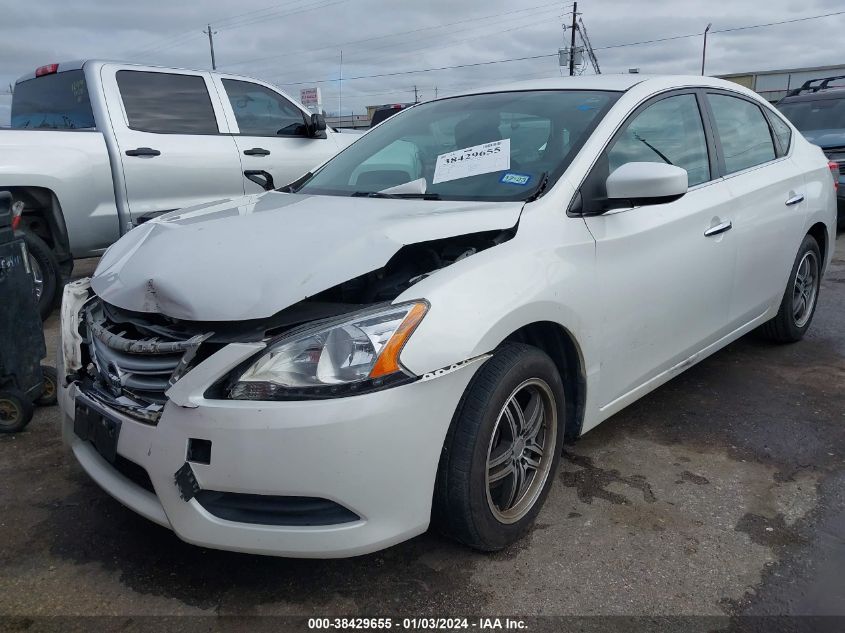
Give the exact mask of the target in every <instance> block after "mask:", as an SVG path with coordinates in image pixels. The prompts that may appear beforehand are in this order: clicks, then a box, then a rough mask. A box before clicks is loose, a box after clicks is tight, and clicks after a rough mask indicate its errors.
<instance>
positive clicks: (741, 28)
mask: <svg viewBox="0 0 845 633" xmlns="http://www.w3.org/2000/svg"><path fill="white" fill-rule="evenodd" d="M842 14H845V11H834V12H833V13H824V14H822V15H809V16H806V17H803V18H793V19H791V20H780V21H778V22H767V23H766V24H749V25H746V26H735V27H731V28H728V29H716V30H712V31H710V34H711V35H712V34H714V33H732V32H734V31H746V30H748V29H759V28H763V27H767V26H778V25H780V24H792V23H793V22H806V21H807V20H818V19H820V18H829V17H832V16H835V15H842ZM688 37H701V33H700V32H698V33H687V34H686V35H672V36H669V37H659V38H656V39H652V40H641V41H639V42H626V43H624V44H609V45H607V46H596V47H595V50H597V51H598V50H607V49H610V48H623V47H626V46H639V45H641V44H656V43H658V42H669V41H671V40H681V39H684V38H688Z"/></svg>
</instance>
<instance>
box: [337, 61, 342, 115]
mask: <svg viewBox="0 0 845 633" xmlns="http://www.w3.org/2000/svg"><path fill="white" fill-rule="evenodd" d="M337 87H338V90H337V116H338V117H339V118H340V122H339V123H338V127H340V126H341V125H342V124H343V49H340V81H339V82H338V85H337Z"/></svg>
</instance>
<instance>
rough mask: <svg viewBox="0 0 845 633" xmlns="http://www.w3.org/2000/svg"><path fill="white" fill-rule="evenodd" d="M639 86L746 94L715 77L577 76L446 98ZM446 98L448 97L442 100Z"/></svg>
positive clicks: (743, 90)
mask: <svg viewBox="0 0 845 633" xmlns="http://www.w3.org/2000/svg"><path fill="white" fill-rule="evenodd" d="M637 85H642V86H643V87H645V88H654V90H655V91H656V90H665V89H670V88H673V87H677V88H681V87H689V86H693V87H695V86H701V87H705V88H726V89H729V90H736V91H738V92H744V93H748V92H749V91H748V89H747V88H744V87H743V86H740V85H739V84H737V83H734V82H731V81H725V80H724V79H717V78H716V77H706V76H704V77H702V76H700V75H641V74H638V73H626V74H609V75H582V76H577V77H551V78H547V79H530V80H527V81H518V82H513V83H507V84H501V85H493V86H489V87H485V88H475V89H469V90H463V91H460V92H456V93H452V94H450V95H449V96H451V97H454V96H458V95H470V94H483V93H488V92H510V91H514V92H515V91H521V90H608V91H614V92H624V91H626V90H630V89H631V88H633V87H634V86H637ZM445 98H448V97H445Z"/></svg>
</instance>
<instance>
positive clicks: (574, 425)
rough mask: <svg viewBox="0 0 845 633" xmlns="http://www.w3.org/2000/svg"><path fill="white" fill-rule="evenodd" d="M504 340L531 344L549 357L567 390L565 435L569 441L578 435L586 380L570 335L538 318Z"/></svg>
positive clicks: (576, 348) (562, 328) (577, 351)
mask: <svg viewBox="0 0 845 633" xmlns="http://www.w3.org/2000/svg"><path fill="white" fill-rule="evenodd" d="M505 341H513V342H517V343H525V344H527V345H533V346H534V347H537V348H539V349H541V350H543V351H544V352H545V353H546V354H548V355H549V357H550V358H551V359H552V361H553V362H554V364H555V365H556V366H557V369H558V372H560V376H561V379H562V380H563V387H564V390H565V392H566V427H565V436H566V438H567V439H570V440H571V439H575V438H577V437H578V436H579V435H580V434H581V425H582V423H583V421H584V405H585V401H586V395H587V382H586V379H585V377H584V369H583V363H582V361H581V354H580V352H579V350H578V345H577V344H576V343H575V339H574V337H573V336H572V334H571V333H570V332H569V331H568V330H567V329H566V328H564V327H563V326H561V325H560V324H558V323H552V322H551V321H538V322H536V323H530V324H529V325H525V326H523V327H521V328H519V329H518V330H516V331H515V332H513V333H512V334H510V335H509V336H508V337H507V338H506V339H505Z"/></svg>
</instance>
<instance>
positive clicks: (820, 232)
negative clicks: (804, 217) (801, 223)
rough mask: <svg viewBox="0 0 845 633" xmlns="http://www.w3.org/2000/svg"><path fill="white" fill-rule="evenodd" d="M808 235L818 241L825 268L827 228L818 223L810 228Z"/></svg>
mask: <svg viewBox="0 0 845 633" xmlns="http://www.w3.org/2000/svg"><path fill="white" fill-rule="evenodd" d="M807 234H808V235H812V236H813V237H814V238H815V239H816V242H818V244H819V250H820V251H821V255H822V266H824V265H825V262H826V261H827V227H826V226H825V225H824V224H822V223H821V222H816V223H815V224H814V225H813V226H811V227H810V230H809V231H807Z"/></svg>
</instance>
